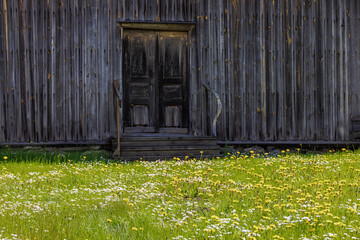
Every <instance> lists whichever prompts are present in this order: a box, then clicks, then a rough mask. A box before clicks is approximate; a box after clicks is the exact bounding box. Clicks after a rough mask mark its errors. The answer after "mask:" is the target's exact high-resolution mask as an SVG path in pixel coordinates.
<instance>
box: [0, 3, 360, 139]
mask: <svg viewBox="0 0 360 240" xmlns="http://www.w3.org/2000/svg"><path fill="white" fill-rule="evenodd" d="M119 20H120V21H124V20H128V21H177V22H182V21H194V22H195V23H196V26H195V31H194V32H193V34H192V36H191V41H190V43H189V45H190V55H191V60H190V63H191V66H190V71H191V77H190V90H189V91H190V130H191V132H192V133H193V134H196V135H207V134H210V133H211V129H210V126H211V120H212V118H213V116H214V115H215V113H216V109H215V107H216V104H215V98H214V97H213V95H212V94H211V93H208V92H207V90H206V89H205V88H204V87H203V84H204V83H207V84H208V85H209V86H211V87H212V88H214V89H215V90H216V91H217V92H218V94H219V95H220V97H221V100H222V103H223V112H222V114H221V115H220V118H219V121H218V124H217V135H218V139H219V140H230V141H240V142H241V141H281V140H284V141H298V140H331V141H343V140H351V139H352V134H351V121H350V119H351V116H355V115H358V114H360V103H359V101H360V99H359V91H360V84H359V83H360V82H359V81H360V70H359V69H360V53H359V49H360V24H359V23H360V3H359V1H357V0H340V1H327V0H317V1H314V0H282V1H268V0H259V1H253V0H232V1H230V0H226V1H225V0H224V1H218V0H148V1H140V0H139V1H135V0H118V1H116V0H107V1H98V0H88V1H85V0H84V1H82V0H64V1H45V0H44V1H31V0H19V1H11V0H0V143H4V144H5V143H17V142H30V141H33V142H88V141H94V142H100V141H105V140H106V139H108V138H109V137H111V136H115V135H116V121H115V120H116V117H115V112H116V111H115V96H114V94H115V92H114V90H113V85H112V84H113V81H114V80H117V79H121V62H120V60H121V58H120V56H121V52H122V49H121V35H120V28H119V27H118V23H117V21H119Z"/></svg>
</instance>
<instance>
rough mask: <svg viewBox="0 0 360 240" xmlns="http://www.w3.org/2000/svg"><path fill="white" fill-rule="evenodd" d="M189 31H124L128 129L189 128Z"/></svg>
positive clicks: (163, 130) (161, 130)
mask: <svg viewBox="0 0 360 240" xmlns="http://www.w3.org/2000/svg"><path fill="white" fill-rule="evenodd" d="M187 59H188V49H187V33H185V32H168V31H149V30H126V31H124V33H123V83H124V85H123V92H124V112H123V119H124V132H125V133H187V132H188V116H189V113H188V89H187V86H188V84H187V78H188V74H187V72H188V67H187Z"/></svg>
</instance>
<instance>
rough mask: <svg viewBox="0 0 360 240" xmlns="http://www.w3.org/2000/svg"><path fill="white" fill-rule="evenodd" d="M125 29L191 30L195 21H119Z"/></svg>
mask: <svg viewBox="0 0 360 240" xmlns="http://www.w3.org/2000/svg"><path fill="white" fill-rule="evenodd" d="M118 23H119V24H120V26H121V27H122V28H125V29H146V30H159V31H170V30H171V31H181V32H183V31H190V30H192V29H193V28H194V27H195V22H168V21H167V22H155V21H146V22H144V21H118Z"/></svg>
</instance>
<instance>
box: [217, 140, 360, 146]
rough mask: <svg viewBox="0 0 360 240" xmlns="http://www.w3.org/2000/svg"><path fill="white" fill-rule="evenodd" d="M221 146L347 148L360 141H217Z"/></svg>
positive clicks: (359, 143) (358, 143)
mask: <svg viewBox="0 0 360 240" xmlns="http://www.w3.org/2000/svg"><path fill="white" fill-rule="evenodd" d="M217 144H220V145H253V146H254V145H267V146H271V145H276V146H278V145H286V146H289V145H299V146H301V145H302V146H308V145H326V146H336V145H340V146H345V145H360V141H217Z"/></svg>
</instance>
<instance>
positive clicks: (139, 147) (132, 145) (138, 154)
mask: <svg viewBox="0 0 360 240" xmlns="http://www.w3.org/2000/svg"><path fill="white" fill-rule="evenodd" d="M112 146H113V150H115V149H116V146H117V143H116V142H115V141H114V142H113V143H112ZM219 155H220V146H219V145H217V143H216V139H215V138H213V137H192V136H189V135H185V136H126V137H122V138H121V145H120V156H115V157H116V158H120V159H123V160H139V159H143V160H157V159H172V158H174V157H179V158H181V159H184V158H185V157H186V156H187V157H190V158H193V157H196V158H200V157H202V158H205V157H206V158H209V157H212V156H214V157H216V156H219Z"/></svg>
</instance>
